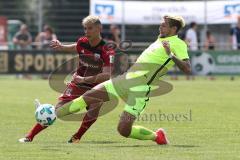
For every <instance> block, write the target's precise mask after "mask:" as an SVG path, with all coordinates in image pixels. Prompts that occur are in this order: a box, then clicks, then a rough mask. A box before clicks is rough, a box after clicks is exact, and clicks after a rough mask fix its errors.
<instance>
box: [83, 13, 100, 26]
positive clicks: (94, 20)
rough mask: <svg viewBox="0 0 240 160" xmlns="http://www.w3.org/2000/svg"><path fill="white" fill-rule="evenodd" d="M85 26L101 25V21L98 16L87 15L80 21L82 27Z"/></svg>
mask: <svg viewBox="0 0 240 160" xmlns="http://www.w3.org/2000/svg"><path fill="white" fill-rule="evenodd" d="M87 24H95V25H101V21H100V19H99V17H98V16H92V15H89V16H87V17H85V18H84V19H83V20H82V25H87Z"/></svg>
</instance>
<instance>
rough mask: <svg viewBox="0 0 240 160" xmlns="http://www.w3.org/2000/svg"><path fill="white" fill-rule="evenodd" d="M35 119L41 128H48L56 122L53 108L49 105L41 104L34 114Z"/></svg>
mask: <svg viewBox="0 0 240 160" xmlns="http://www.w3.org/2000/svg"><path fill="white" fill-rule="evenodd" d="M35 118H36V120H37V122H38V123H40V124H41V125H43V126H50V125H52V124H53V122H54V121H55V120H56V114H55V108H54V106H53V105H51V104H41V105H39V106H38V108H37V109H36V112H35Z"/></svg>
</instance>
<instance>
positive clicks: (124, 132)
mask: <svg viewBox="0 0 240 160" xmlns="http://www.w3.org/2000/svg"><path fill="white" fill-rule="evenodd" d="M117 130H118V133H119V134H120V135H121V136H123V137H126V138H127V137H129V135H130V134H131V128H129V127H124V126H121V125H118V128H117Z"/></svg>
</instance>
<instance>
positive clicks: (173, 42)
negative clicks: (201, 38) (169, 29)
mask: <svg viewBox="0 0 240 160" xmlns="http://www.w3.org/2000/svg"><path fill="white" fill-rule="evenodd" d="M162 41H168V42H169V44H170V49H171V52H172V53H174V54H175V55H176V57H178V58H179V59H181V60H183V59H189V56H188V52H187V45H186V43H185V42H184V41H182V40H181V39H180V38H178V36H177V35H175V36H171V37H167V38H158V39H157V40H156V41H155V42H154V43H152V44H151V45H150V46H149V47H148V48H147V49H146V50H144V51H143V53H142V54H141V55H140V56H139V57H138V59H137V61H136V62H135V64H134V65H133V66H132V67H131V68H130V69H129V70H128V72H127V75H126V77H127V78H135V77H139V76H145V77H146V80H147V81H149V80H150V79H151V78H152V77H153V76H155V74H156V72H159V73H158V74H161V75H164V74H166V72H167V71H168V70H169V69H170V68H171V67H173V66H174V62H173V61H172V60H170V61H169V62H168V63H167V64H165V62H166V61H167V60H168V59H169V56H168V55H167V53H166V51H165V49H164V48H163V45H162ZM164 64H165V65H164ZM161 66H162V67H163V68H162V69H161V70H160V71H159V69H160V67H161Z"/></svg>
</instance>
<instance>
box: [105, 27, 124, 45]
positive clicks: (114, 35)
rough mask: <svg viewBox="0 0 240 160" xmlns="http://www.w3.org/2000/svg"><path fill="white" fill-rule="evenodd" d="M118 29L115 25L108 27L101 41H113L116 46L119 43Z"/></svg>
mask: <svg viewBox="0 0 240 160" xmlns="http://www.w3.org/2000/svg"><path fill="white" fill-rule="evenodd" d="M120 33H121V32H120V29H119V28H118V26H117V25H113V24H112V25H110V29H109V32H108V33H106V34H103V39H105V40H107V41H113V42H116V43H117V44H119V43H120Z"/></svg>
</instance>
